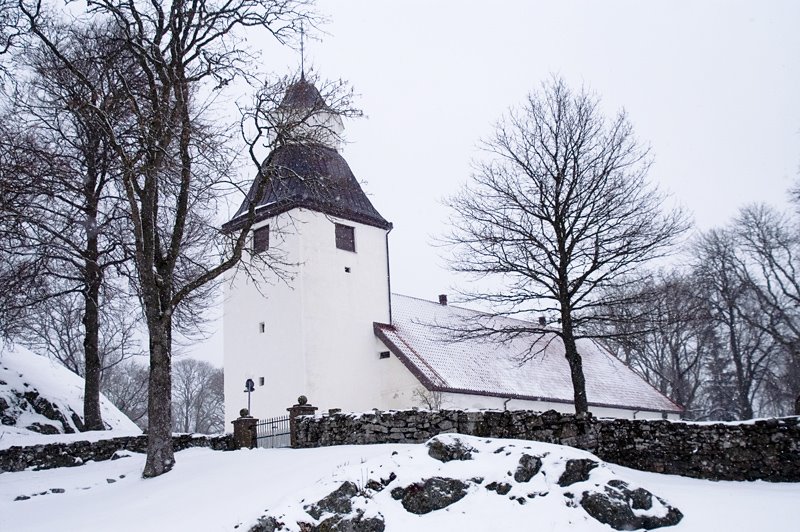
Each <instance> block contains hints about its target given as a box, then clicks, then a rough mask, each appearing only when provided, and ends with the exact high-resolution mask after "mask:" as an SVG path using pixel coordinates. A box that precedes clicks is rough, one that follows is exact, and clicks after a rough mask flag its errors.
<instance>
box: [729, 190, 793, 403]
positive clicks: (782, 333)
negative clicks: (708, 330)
mask: <svg viewBox="0 0 800 532" xmlns="http://www.w3.org/2000/svg"><path fill="white" fill-rule="evenodd" d="M732 231H733V233H734V235H735V238H736V242H737V259H738V261H737V270H736V271H737V273H738V275H739V277H740V279H741V281H742V282H743V283H744V284H745V285H746V286H747V287H748V288H749V289H750V290H751V291H752V294H753V295H754V296H755V298H756V299H757V301H758V312H757V314H756V315H755V316H749V315H746V316H745V318H746V319H748V320H749V323H750V325H752V326H754V327H757V328H759V329H761V330H762V331H764V332H766V333H767V334H768V335H769V336H770V337H771V338H772V339H773V340H774V341H775V342H776V344H777V346H776V347H778V348H779V350H780V351H781V354H783V355H784V356H783V360H780V359H778V357H774V358H773V360H772V362H773V364H772V367H775V366H776V365H778V366H780V367H778V368H776V369H777V371H776V379H775V382H773V383H768V385H769V387H770V390H771V392H772V393H771V395H772V397H773V398H774V400H775V402H777V403H778V404H779V405H780V406H778V408H777V409H776V411H777V412H781V413H791V412H792V411H793V403H794V402H795V401H796V400H798V399H800V275H798V274H800V231H798V227H797V221H796V220H793V219H791V218H790V217H789V216H788V215H786V214H782V213H780V212H778V211H776V210H775V209H773V208H770V207H768V206H766V205H752V206H748V207H745V208H743V209H742V210H741V211H740V212H739V216H738V217H737V219H736V220H735V221H734V224H733V227H732Z"/></svg>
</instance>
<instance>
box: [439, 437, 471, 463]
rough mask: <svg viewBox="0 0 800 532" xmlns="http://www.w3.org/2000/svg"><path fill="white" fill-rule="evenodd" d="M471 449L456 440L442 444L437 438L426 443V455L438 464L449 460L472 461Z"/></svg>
mask: <svg viewBox="0 0 800 532" xmlns="http://www.w3.org/2000/svg"><path fill="white" fill-rule="evenodd" d="M474 450H475V449H472V448H471V447H468V446H466V445H464V442H462V441H461V440H459V439H458V438H453V439H452V440H450V441H448V442H443V441H442V440H440V439H439V438H433V439H432V440H430V441H429V442H428V455H429V456H430V457H431V458H434V459H436V460H439V461H440V462H449V461H451V460H472V451H474Z"/></svg>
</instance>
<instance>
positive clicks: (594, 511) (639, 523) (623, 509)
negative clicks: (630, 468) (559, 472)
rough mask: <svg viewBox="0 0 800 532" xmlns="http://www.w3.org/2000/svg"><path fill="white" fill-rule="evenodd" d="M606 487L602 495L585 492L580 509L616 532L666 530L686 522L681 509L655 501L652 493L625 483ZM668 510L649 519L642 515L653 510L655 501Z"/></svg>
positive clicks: (661, 500) (620, 482) (615, 482)
mask: <svg viewBox="0 0 800 532" xmlns="http://www.w3.org/2000/svg"><path fill="white" fill-rule="evenodd" d="M612 483H613V484H614V486H619V487H614V486H611V485H606V486H604V490H603V491H602V492H599V491H594V492H588V491H584V492H583V496H582V497H581V501H580V505H581V506H582V507H583V509H584V510H586V513H588V514H589V515H591V516H592V517H594V518H595V519H597V520H598V521H600V522H601V523H604V524H607V525H608V526H610V527H611V528H614V529H615V530H637V529H641V528H644V529H646V530H652V529H654V528H661V527H665V526H673V525H676V524H678V523H679V522H680V521H681V519H683V514H682V513H681V511H680V510H678V509H677V508H674V507H672V506H670V505H669V504H667V503H666V502H665V501H664V500H663V499H660V498H658V497H655V495H653V494H652V493H650V492H649V491H647V490H645V489H642V488H637V489H635V490H631V489H629V488H628V485H627V484H626V483H625V482H622V481H613V480H612V481H610V482H609V484H612ZM654 497H655V498H656V499H657V500H658V502H659V503H660V504H661V505H662V506H663V508H664V509H666V514H665V515H655V514H653V515H647V514H643V513H641V511H642V510H651V509H652V506H653V504H652V501H653V498H654ZM634 509H636V510H639V511H640V512H639V514H638V515H637V514H636V513H634V511H633V510H634Z"/></svg>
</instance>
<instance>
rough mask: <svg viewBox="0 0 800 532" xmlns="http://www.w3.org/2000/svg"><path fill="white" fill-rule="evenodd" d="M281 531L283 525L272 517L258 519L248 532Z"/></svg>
mask: <svg viewBox="0 0 800 532" xmlns="http://www.w3.org/2000/svg"><path fill="white" fill-rule="evenodd" d="M283 529H284V528H283V523H281V522H280V521H278V520H277V519H275V518H274V517H272V516H268V517H260V518H259V519H258V522H257V523H256V524H255V525H253V526H251V527H250V530H249V531H248V532H275V531H276V530H283Z"/></svg>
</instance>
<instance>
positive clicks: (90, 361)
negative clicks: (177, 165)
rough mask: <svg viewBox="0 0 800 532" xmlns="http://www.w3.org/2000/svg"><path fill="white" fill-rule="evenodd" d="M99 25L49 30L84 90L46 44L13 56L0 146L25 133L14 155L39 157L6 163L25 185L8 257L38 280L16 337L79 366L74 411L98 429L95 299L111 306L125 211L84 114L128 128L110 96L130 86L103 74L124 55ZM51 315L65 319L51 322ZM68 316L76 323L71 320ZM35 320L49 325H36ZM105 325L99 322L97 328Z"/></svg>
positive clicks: (99, 138)
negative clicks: (80, 393)
mask: <svg viewBox="0 0 800 532" xmlns="http://www.w3.org/2000/svg"><path fill="white" fill-rule="evenodd" d="M105 29H106V28H103V27H96V26H95V27H88V28H65V27H57V26H53V32H54V34H55V35H57V36H58V37H59V44H60V46H61V53H62V54H64V57H66V58H68V60H69V61H71V62H74V63H77V64H80V65H82V66H84V69H83V75H84V76H85V77H86V78H87V79H90V80H91V83H92V85H93V88H92V89H91V90H89V89H88V88H87V87H86V86H85V85H83V84H81V83H80V79H79V78H78V77H76V76H75V74H74V73H73V72H72V71H71V70H70V69H69V68H68V67H67V66H65V65H64V64H63V62H62V60H61V58H60V57H59V56H58V55H56V54H54V53H53V52H52V50H50V49H49V48H48V47H46V46H43V45H41V44H40V45H38V46H29V47H27V48H26V50H25V52H24V53H20V54H17V59H18V61H17V63H18V65H20V68H22V67H23V66H24V67H27V70H26V76H25V80H24V81H19V82H18V83H17V84H16V90H15V91H14V94H13V98H11V99H10V100H9V104H10V105H11V106H12V109H13V112H14V118H15V123H16V124H18V130H17V131H6V133H7V134H8V135H9V136H10V137H11V138H9V139H6V141H5V142H6V143H8V144H11V143H14V142H18V141H15V139H16V138H18V137H19V131H20V130H24V131H26V135H27V136H28V137H29V139H30V140H31V141H32V142H31V143H30V144H29V145H27V146H26V147H21V148H19V149H21V150H27V154H28V157H29V158H36V159H38V161H39V164H37V165H35V166H31V167H27V166H18V167H16V176H15V177H16V179H18V180H20V182H27V183H29V185H28V188H29V194H28V201H27V203H26V204H25V205H22V206H21V207H20V208H19V210H18V211H16V212H15V215H16V217H17V219H18V220H19V223H18V227H17V230H18V233H17V234H18V235H19V241H18V242H17V245H16V246H14V247H13V248H10V251H9V253H10V254H13V255H16V258H17V260H19V261H21V262H26V261H37V260H39V261H40V268H39V270H38V275H39V276H40V277H41V278H42V279H43V280H44V282H46V289H45V290H42V291H40V293H39V294H38V297H27V298H26V301H25V303H26V304H27V305H31V306H36V305H38V306H39V307H40V308H39V309H38V311H34V312H32V313H31V315H30V316H29V318H28V320H27V327H25V328H24V330H23V334H22V337H23V338H24V339H26V340H29V342H28V343H30V344H32V345H33V346H34V347H37V346H38V347H44V348H45V349H44V351H45V352H47V353H49V354H51V355H53V356H54V358H56V359H57V360H61V361H67V360H69V359H72V361H73V362H75V361H77V360H78V359H79V360H80V363H81V366H80V367H77V366H76V365H75V364H72V367H71V369H73V370H75V371H76V372H77V373H79V374H80V375H82V376H84V381H85V388H84V412H83V414H84V423H85V426H86V428H87V429H88V430H102V429H103V428H104V424H103V420H102V417H101V410H100V382H101V378H102V370H103V360H102V359H103V356H104V353H102V352H101V347H102V346H101V345H100V342H101V338H100V329H101V321H102V319H103V318H102V316H101V308H100V307H101V299H105V306H106V307H111V306H112V304H111V303H110V299H111V294H114V293H116V292H118V291H117V290H114V289H113V288H111V287H110V286H109V276H113V274H114V272H115V270H116V269H117V268H119V267H120V266H121V265H122V264H123V263H124V262H126V261H128V260H130V254H129V253H128V252H127V251H126V246H125V245H124V241H123V239H124V237H125V233H126V231H125V213H124V211H123V209H122V208H121V201H120V198H119V196H118V194H116V192H117V190H115V188H114V186H113V185H114V180H115V177H116V176H115V173H116V172H117V171H118V164H117V163H118V160H117V158H116V157H115V154H114V153H113V150H112V149H111V147H110V145H109V143H108V142H107V140H106V138H105V136H104V134H103V128H102V124H100V123H98V118H99V115H98V113H96V112H95V111H94V108H97V109H101V110H102V112H103V114H104V115H105V116H107V117H109V118H110V119H111V120H114V122H116V123H118V124H123V123H125V122H129V119H130V118H131V117H132V115H131V113H130V112H129V111H128V109H127V107H126V105H125V104H124V101H123V99H122V98H121V97H120V96H119V92H120V90H121V88H122V87H123V85H125V84H127V85H131V84H134V83H135V81H134V79H133V78H131V77H129V78H128V79H126V80H124V81H123V80H122V78H120V77H118V76H114V74H113V73H114V70H113V69H110V68H108V67H109V64H110V63H111V62H115V63H116V64H120V63H121V62H122V61H123V59H124V56H123V57H120V56H119V54H118V53H117V52H118V51H119V50H118V49H117V47H115V46H114V42H113V40H112V39H111V38H109V37H106V36H105ZM120 129H122V128H120ZM34 172H36V175H33V173H34ZM76 296H79V297H78V298H76ZM52 299H62V301H51V300H52ZM115 304H116V303H115ZM54 309H58V311H64V312H65V314H63V315H61V316H57V315H56V314H55V313H54V312H53V311H54ZM128 314H129V312H122V313H118V314H117V315H116V316H115V317H116V318H119V317H122V318H126V317H127V315H128ZM133 315H134V316H136V313H134V314H133ZM73 318H79V320H78V321H77V322H76V323H71V321H72V320H73ZM41 321H46V322H48V324H49V325H53V326H55V327H53V328H48V329H44V328H43V327H42V323H41ZM125 321H126V322H131V320H129V319H127V318H126V319H125ZM115 326H116V325H111V324H108V325H106V326H105V332H106V333H108V332H109V331H110V330H111V329H112V328H113V327H115ZM122 328H123V329H127V328H128V327H127V325H123V327H122ZM56 331H58V334H56ZM128 337H129V335H128ZM121 338H125V336H123V337H121ZM105 340H109V338H108V336H106V338H105ZM59 349H62V350H61V351H59ZM78 351H80V353H79V352H78ZM107 362H109V361H107Z"/></svg>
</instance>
